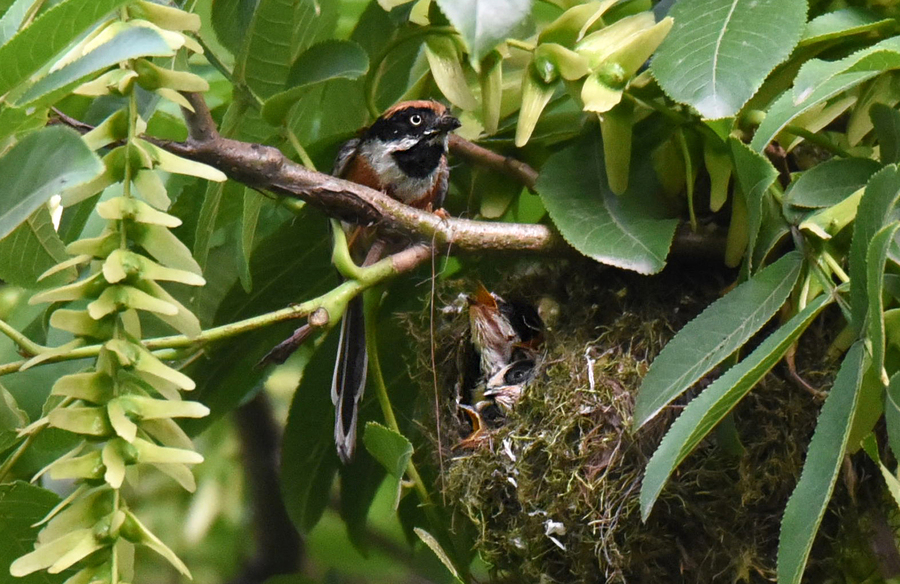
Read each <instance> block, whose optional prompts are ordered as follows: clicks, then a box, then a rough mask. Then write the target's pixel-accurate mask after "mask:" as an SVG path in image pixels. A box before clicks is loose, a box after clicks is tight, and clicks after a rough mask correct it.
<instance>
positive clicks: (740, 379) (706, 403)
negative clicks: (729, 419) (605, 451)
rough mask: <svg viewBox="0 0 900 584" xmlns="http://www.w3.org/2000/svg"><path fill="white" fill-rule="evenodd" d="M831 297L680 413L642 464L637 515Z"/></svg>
mask: <svg viewBox="0 0 900 584" xmlns="http://www.w3.org/2000/svg"><path fill="white" fill-rule="evenodd" d="M831 301H832V299H831V298H830V297H828V296H819V297H818V298H817V299H815V300H814V301H813V302H812V303H810V304H809V305H808V306H807V307H806V308H805V309H803V310H802V311H801V312H800V313H799V314H797V315H795V316H794V317H793V318H792V319H791V320H789V321H788V322H786V323H785V324H784V325H783V326H781V328H779V329H778V330H777V331H775V332H774V333H772V334H771V335H770V336H769V337H768V338H767V339H766V340H765V341H763V342H762V343H761V344H760V345H759V347H757V348H756V349H755V350H754V351H753V352H752V353H751V354H750V355H748V356H747V357H746V358H745V359H744V360H743V361H741V362H740V363H738V364H737V365H735V366H734V367H732V368H731V369H729V370H728V371H727V372H725V374H724V375H722V376H721V377H719V378H718V379H716V380H715V381H714V382H713V383H712V384H711V385H710V386H709V387H707V388H706V389H704V390H703V392H702V393H701V394H700V395H698V396H697V397H695V398H694V399H693V400H692V401H691V403H689V404H688V406H687V407H686V408H685V409H684V410H683V411H682V412H681V414H680V415H679V416H678V419H677V420H675V423H673V424H672V427H671V428H670V429H669V431H668V432H667V433H666V436H665V438H663V440H662V442H661V443H660V445H659V447H658V448H657V449H656V452H654V453H653V457H652V458H651V459H650V462H648V463H647V470H646V473H645V474H644V480H643V482H642V484H641V516H642V517H643V519H644V521H646V520H647V517H648V516H649V515H650V511H651V509H653V505H654V503H656V499H657V498H658V497H659V494H660V492H661V491H662V488H663V486H665V484H666V482H668V480H669V477H670V476H672V472H673V471H674V470H675V468H677V467H678V465H679V464H681V462H682V461H683V460H684V459H685V458H686V457H687V455H688V454H690V453H691V451H693V450H694V448H695V447H696V446H697V444H699V443H700V441H701V440H703V438H704V437H706V435H707V434H708V433H709V432H710V430H712V429H713V428H715V427H716V425H717V424H718V423H719V422H720V421H722V419H723V418H724V417H725V416H726V415H727V414H728V412H730V411H731V410H732V408H734V406H736V405H737V404H738V402H739V401H740V400H741V399H743V397H744V396H745V395H747V393H748V392H749V391H750V390H751V389H753V387H754V386H755V385H756V384H757V383H758V382H759V380H760V379H762V377H763V376H764V375H765V374H766V373H767V372H768V371H769V370H770V369H771V368H772V367H774V366H775V364H777V363H778V362H779V361H780V360H781V358H782V357H783V356H784V353H785V352H786V351H787V350H788V348H789V347H790V346H791V345H792V344H793V343H794V342H796V340H797V339H798V338H799V337H800V335H801V334H803V331H805V330H806V328H807V327H808V326H809V325H810V323H812V321H813V320H814V319H815V318H816V316H818V315H819V313H820V312H821V311H822V309H823V308H825V307H826V306H828V304H830V303H831Z"/></svg>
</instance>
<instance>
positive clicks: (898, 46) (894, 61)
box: [791, 37, 900, 104]
mask: <svg viewBox="0 0 900 584" xmlns="http://www.w3.org/2000/svg"><path fill="white" fill-rule="evenodd" d="M897 67H900V39H898V38H896V37H892V38H889V39H885V40H883V41H881V42H879V43H876V44H874V45H872V46H870V47H868V48H866V49H863V50H861V51H857V52H855V53H852V54H851V55H849V56H847V57H844V58H843V59H838V60H837V61H825V60H822V59H810V60H809V61H807V62H806V63H804V64H803V66H802V67H800V70H799V71H798V72H797V77H796V78H795V79H794V86H793V88H792V89H791V92H792V94H793V98H794V103H795V104H798V103H802V102H804V101H805V100H806V99H808V98H809V96H810V95H812V94H813V93H814V92H815V91H817V89H818V88H819V87H822V86H824V85H827V84H828V82H829V81H830V80H831V79H832V78H834V77H837V76H839V75H842V74H845V73H859V72H878V73H880V72H882V71H887V70H890V69H896V68H897Z"/></svg>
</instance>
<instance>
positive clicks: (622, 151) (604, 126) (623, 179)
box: [600, 102, 634, 195]
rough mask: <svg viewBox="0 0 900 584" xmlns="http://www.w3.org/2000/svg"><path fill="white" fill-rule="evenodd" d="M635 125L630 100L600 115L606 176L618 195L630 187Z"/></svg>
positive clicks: (611, 188)
mask: <svg viewBox="0 0 900 584" xmlns="http://www.w3.org/2000/svg"><path fill="white" fill-rule="evenodd" d="M633 125H634V107H633V106H632V105H631V103H630V102H623V103H620V104H618V105H617V106H616V107H614V108H612V109H611V110H609V111H608V112H606V113H605V114H604V115H602V116H600V132H601V134H602V136H603V155H604V156H603V157H604V161H605V163H606V176H607V179H608V180H609V188H610V190H612V192H614V193H615V194H617V195H621V194H622V193H624V192H625V190H626V189H627V188H628V177H629V172H630V169H631V137H632V126H633Z"/></svg>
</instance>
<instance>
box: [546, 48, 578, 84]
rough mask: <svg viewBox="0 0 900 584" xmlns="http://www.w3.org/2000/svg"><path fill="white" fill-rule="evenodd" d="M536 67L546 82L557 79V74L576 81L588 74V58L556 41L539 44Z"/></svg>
mask: <svg viewBox="0 0 900 584" xmlns="http://www.w3.org/2000/svg"><path fill="white" fill-rule="evenodd" d="M534 67H535V72H536V73H537V74H538V76H540V77H541V79H543V81H544V82H545V83H552V82H554V81H556V79H557V75H558V76H559V77H562V78H563V79H566V80H568V81H574V80H576V79H581V78H582V77H584V76H585V75H587V74H588V64H587V59H585V58H584V57H582V56H581V55H579V54H578V53H576V52H574V51H570V50H569V49H567V48H565V47H564V46H562V45H557V44H555V43H544V44H541V45H538V47H537V48H536V49H535V50H534Z"/></svg>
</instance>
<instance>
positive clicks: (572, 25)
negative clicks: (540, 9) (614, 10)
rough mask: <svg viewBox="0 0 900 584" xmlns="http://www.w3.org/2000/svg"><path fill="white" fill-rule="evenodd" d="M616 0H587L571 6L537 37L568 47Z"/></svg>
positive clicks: (542, 41)
mask: <svg viewBox="0 0 900 584" xmlns="http://www.w3.org/2000/svg"><path fill="white" fill-rule="evenodd" d="M616 2H617V0H603V1H602V2H597V1H595V2H587V3H585V4H581V5H578V6H573V7H572V8H569V9H568V10H566V11H565V12H563V13H562V14H561V15H560V16H559V17H558V18H557V19H556V20H554V21H553V22H551V23H550V24H549V25H547V27H546V28H544V30H542V31H541V34H540V36H539V37H538V42H540V43H559V44H561V45H565V46H567V47H570V46H572V45H574V44H575V43H576V42H578V41H580V40H581V38H582V37H583V36H584V35H585V34H587V33H588V32H589V31H590V30H591V29H592V28H594V26H595V25H596V24H597V23H599V22H600V18H601V17H602V16H603V14H604V13H605V12H606V11H607V10H608V9H609V7H610V6H612V5H613V4H615V3H616Z"/></svg>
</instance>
